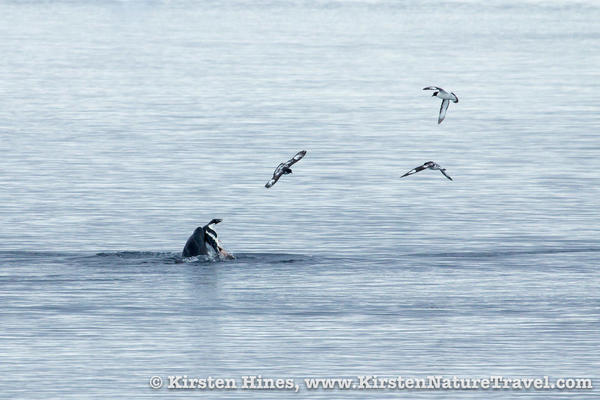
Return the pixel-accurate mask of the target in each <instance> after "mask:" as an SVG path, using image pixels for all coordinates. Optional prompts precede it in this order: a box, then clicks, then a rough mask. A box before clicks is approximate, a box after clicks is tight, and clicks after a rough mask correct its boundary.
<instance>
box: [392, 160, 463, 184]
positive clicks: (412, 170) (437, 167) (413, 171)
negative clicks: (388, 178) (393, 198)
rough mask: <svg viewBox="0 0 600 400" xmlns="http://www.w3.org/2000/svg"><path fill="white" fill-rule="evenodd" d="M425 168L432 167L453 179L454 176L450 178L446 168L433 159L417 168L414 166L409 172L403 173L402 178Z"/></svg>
mask: <svg viewBox="0 0 600 400" xmlns="http://www.w3.org/2000/svg"><path fill="white" fill-rule="evenodd" d="M424 169H432V170H434V171H435V170H437V171H440V172H441V173H442V174H444V176H445V177H446V178H448V179H450V180H452V178H450V175H448V174H447V173H446V168H442V167H440V165H439V164H437V163H434V162H433V161H427V162H426V163H425V164H423V165H421V166H419V167H417V168H413V169H411V170H410V171H408V172H407V173H405V174H404V175H402V176H401V177H400V178H404V177H405V176H408V175H412V174H416V173H417V172H419V171H423V170H424Z"/></svg>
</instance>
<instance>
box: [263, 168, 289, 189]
mask: <svg viewBox="0 0 600 400" xmlns="http://www.w3.org/2000/svg"><path fill="white" fill-rule="evenodd" d="M284 166H285V164H284V163H281V164H279V165H278V166H277V168H275V172H273V177H272V178H271V179H270V180H269V182H267V184H266V185H265V187H266V188H267V189H268V188H270V187H271V186H273V185H274V184H275V183H277V181H278V180H279V178H281V175H283V167H284Z"/></svg>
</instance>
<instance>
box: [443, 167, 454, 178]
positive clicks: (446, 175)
mask: <svg viewBox="0 0 600 400" xmlns="http://www.w3.org/2000/svg"><path fill="white" fill-rule="evenodd" d="M440 172H441V173H442V174H444V176H445V177H446V178H448V179H450V180H452V178H451V177H450V175H448V174H447V173H446V169H444V168H442V169H440Z"/></svg>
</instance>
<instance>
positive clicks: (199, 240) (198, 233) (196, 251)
mask: <svg viewBox="0 0 600 400" xmlns="http://www.w3.org/2000/svg"><path fill="white" fill-rule="evenodd" d="M205 238H206V235H205V234H204V228H203V227H198V228H196V229H195V230H194V233H192V236H190V237H189V238H188V240H187V242H186V243H185V247H184V248H183V253H182V254H181V255H182V256H183V257H193V256H199V255H208V249H207V248H206V239H205Z"/></svg>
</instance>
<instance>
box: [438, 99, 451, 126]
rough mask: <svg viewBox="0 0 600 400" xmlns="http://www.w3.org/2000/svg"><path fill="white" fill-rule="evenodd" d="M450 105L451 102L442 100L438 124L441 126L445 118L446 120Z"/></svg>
mask: <svg viewBox="0 0 600 400" xmlns="http://www.w3.org/2000/svg"><path fill="white" fill-rule="evenodd" d="M449 104H450V100H442V105H441V106H440V116H439V117H438V124H441V123H442V121H443V120H444V118H446V110H447V109H448V105H449Z"/></svg>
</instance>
